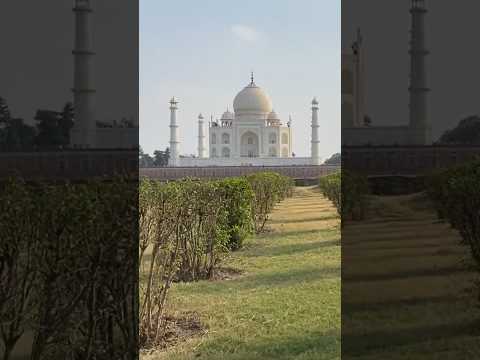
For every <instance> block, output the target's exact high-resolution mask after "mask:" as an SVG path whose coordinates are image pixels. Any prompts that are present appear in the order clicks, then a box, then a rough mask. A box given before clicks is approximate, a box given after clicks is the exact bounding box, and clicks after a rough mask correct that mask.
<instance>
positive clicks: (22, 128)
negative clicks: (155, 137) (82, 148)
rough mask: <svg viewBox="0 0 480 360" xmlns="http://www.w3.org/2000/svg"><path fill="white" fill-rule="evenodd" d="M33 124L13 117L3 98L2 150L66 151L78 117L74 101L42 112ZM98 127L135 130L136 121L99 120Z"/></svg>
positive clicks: (0, 104)
mask: <svg viewBox="0 0 480 360" xmlns="http://www.w3.org/2000/svg"><path fill="white" fill-rule="evenodd" d="M33 120H34V121H35V122H34V124H33V125H30V124H28V123H26V122H25V121H24V119H22V118H19V117H16V116H14V115H12V113H11V111H10V109H9V107H8V104H7V102H6V100H5V99H4V98H2V97H0V151H34V150H55V149H64V148H67V147H69V145H70V133H71V130H72V128H73V126H74V122H75V114H74V107H73V104H72V103H71V102H67V103H65V105H64V106H63V108H62V109H61V110H60V111H57V110H46V109H39V110H37V111H36V113H35V115H34V117H33ZM96 126H97V127H100V128H105V127H134V123H133V120H132V119H130V120H128V119H125V118H123V119H122V120H121V121H120V122H117V121H113V122H112V123H107V122H101V121H97V123H96Z"/></svg>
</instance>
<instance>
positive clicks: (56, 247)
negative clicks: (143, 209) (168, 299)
mask: <svg viewBox="0 0 480 360" xmlns="http://www.w3.org/2000/svg"><path fill="white" fill-rule="evenodd" d="M137 196H138V184H137V182H128V181H123V180H122V179H117V180H115V181H113V182H109V183H106V182H100V181H98V182H91V183H87V184H68V183H62V184H60V183H59V184H55V185H52V184H47V183H35V184H26V183H24V182H22V181H21V180H18V179H17V180H12V181H10V182H8V183H2V184H1V185H0V239H1V240H0V318H1V319H2V323H1V324H0V327H2V329H1V332H2V334H3V335H2V337H3V340H4V345H6V347H5V348H4V349H3V350H4V351H5V352H4V354H3V355H4V358H6V359H8V358H9V356H10V355H11V354H8V351H9V350H11V349H13V347H14V346H15V343H16V341H18V339H19V337H20V336H21V335H22V334H24V333H25V332H27V331H31V332H32V336H33V342H32V344H33V346H32V359H59V358H62V359H63V358H65V356H66V355H67V354H69V355H68V356H70V357H72V358H78V359H86V358H96V359H108V358H116V359H124V358H135V357H136V356H137V347H136V344H137V343H138V328H137V326H138V325H137V324H138V308H137V301H138V276H137V272H136V271H135V269H137V268H138V263H137V262H138V257H137V251H138V249H137V244H136V238H137V235H136V231H138V225H137V219H138V212H137V208H136V207H134V206H132V204H136V201H137Z"/></svg>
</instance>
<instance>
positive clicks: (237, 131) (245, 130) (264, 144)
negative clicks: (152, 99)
mask: <svg viewBox="0 0 480 360" xmlns="http://www.w3.org/2000/svg"><path fill="white" fill-rule="evenodd" d="M177 105H178V101H177V99H175V98H172V99H171V100H170V161H169V165H170V166H187V167H190V166H241V165H260V166H262V165H263V166H267V165H287V166H288V165H320V164H321V159H320V156H319V144H320V140H319V123H318V101H317V99H313V101H312V120H311V129H312V130H311V157H305V158H300V157H294V155H293V151H292V150H293V149H292V126H291V125H292V123H291V119H289V121H288V122H287V124H286V125H285V124H284V123H283V122H282V121H281V119H280V117H279V116H278V115H277V113H276V112H275V111H274V110H273V107H272V102H271V100H270V98H269V96H268V95H267V94H266V93H265V91H263V89H261V88H260V87H258V86H257V85H256V84H255V82H254V78H253V73H252V77H251V79H250V83H249V84H248V85H247V86H246V87H245V88H243V90H241V91H240V92H239V93H238V94H237V96H236V97H235V99H234V101H233V111H234V112H230V111H229V110H228V109H227V111H225V112H224V113H223V115H222V117H221V119H219V120H216V121H213V119H212V120H211V121H210V122H209V126H208V145H207V138H206V135H207V132H206V130H205V122H204V117H203V116H202V114H200V115H199V116H198V157H197V158H192V157H190V158H187V157H180V156H179V142H178V131H179V130H178V124H177V109H178V106H177ZM207 150H208V155H207Z"/></svg>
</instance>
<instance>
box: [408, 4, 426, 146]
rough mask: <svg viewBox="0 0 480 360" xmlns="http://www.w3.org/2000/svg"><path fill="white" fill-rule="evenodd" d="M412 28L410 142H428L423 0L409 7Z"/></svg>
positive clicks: (417, 143)
mask: <svg viewBox="0 0 480 360" xmlns="http://www.w3.org/2000/svg"><path fill="white" fill-rule="evenodd" d="M410 13H411V16H412V29H411V40H410V87H409V92H410V131H411V138H410V142H411V143H412V144H415V145H426V144H429V143H430V131H431V127H430V123H429V121H428V113H427V95H428V92H429V89H428V88H427V80H426V73H425V70H426V57H427V55H428V53H429V52H428V51H427V50H426V48H425V15H426V14H427V9H426V7H425V0H412V7H411V9H410Z"/></svg>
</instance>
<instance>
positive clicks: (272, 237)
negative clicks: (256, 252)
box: [244, 226, 339, 250]
mask: <svg viewBox="0 0 480 360" xmlns="http://www.w3.org/2000/svg"><path fill="white" fill-rule="evenodd" d="M338 229H339V227H338V226H332V227H330V228H325V229H321V230H318V229H312V230H292V231H274V230H271V229H267V231H266V232H264V233H260V234H257V235H256V236H255V238H256V239H257V240H259V241H257V242H255V243H249V244H248V245H247V246H246V247H244V249H247V250H249V249H251V248H255V247H257V246H258V245H261V244H262V241H263V240H268V241H272V242H273V241H276V240H281V241H284V240H291V239H290V238H292V237H294V238H300V237H304V236H309V235H314V234H318V235H322V236H325V235H330V234H331V235H334V234H337V232H338Z"/></svg>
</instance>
